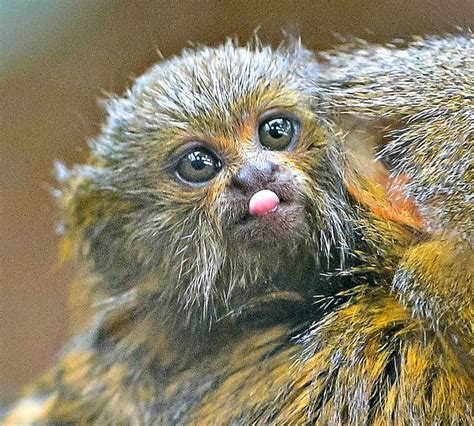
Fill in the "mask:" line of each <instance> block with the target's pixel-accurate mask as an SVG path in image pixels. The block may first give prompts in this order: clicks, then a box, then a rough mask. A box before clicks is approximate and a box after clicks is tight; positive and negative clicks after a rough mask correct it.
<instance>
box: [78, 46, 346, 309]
mask: <svg viewBox="0 0 474 426" xmlns="http://www.w3.org/2000/svg"><path fill="white" fill-rule="evenodd" d="M309 63H310V60H309V53H307V52H306V51H305V50H304V49H303V48H302V47H301V46H298V45H296V46H292V47H291V48H286V49H280V50H278V51H276V52H273V51H271V50H270V49H269V48H256V49H255V50H252V49H249V48H238V47H235V46H234V45H233V44H232V43H227V44H225V45H224V46H221V47H219V48H217V49H208V48H204V49H201V50H197V51H195V52H184V53H183V55H182V56H181V57H178V58H174V59H171V60H169V61H166V62H163V63H161V64H158V65H156V66H155V67H154V68H152V69H151V70H150V71H149V72H148V73H146V74H145V75H144V76H143V77H141V78H139V79H138V80H137V81H136V82H135V84H134V85H133V87H132V88H131V90H130V91H129V92H128V93H127V95H126V96H125V97H124V98H121V99H115V100H112V101H111V102H110V103H109V108H108V113H109V118H108V122H107V125H106V126H105V128H104V129H103V132H102V135H101V136H100V137H99V138H98V139H97V140H96V141H94V142H93V143H92V150H93V153H94V155H95V159H94V161H93V165H92V167H90V166H89V167H88V168H83V169H82V171H81V173H82V175H83V176H87V178H88V181H89V182H91V187H92V188H94V190H95V191H97V192H98V193H99V195H98V196H97V202H98V203H104V205H107V199H108V198H110V200H111V201H110V205H108V207H104V208H103V209H99V211H103V210H104V209H105V211H106V212H107V213H106V214H107V215H111V216H112V217H113V218H114V220H112V218H109V217H107V216H106V215H104V214H103V213H101V214H102V217H99V218H98V220H96V222H98V223H101V224H102V227H101V228H100V230H99V229H98V228H97V226H95V227H94V229H93V230H92V232H91V231H89V232H88V234H89V235H94V238H95V239H96V240H98V236H99V235H101V233H103V232H104V229H106V228H107V227H109V228H111V229H113V232H112V234H113V235H111V236H107V235H106V236H105V237H104V238H103V241H104V244H105V246H106V247H102V248H99V249H98V250H96V253H97V255H100V256H99V257H103V256H104V254H103V251H104V250H105V251H107V252H108V253H111V254H113V253H114V248H115V247H116V251H120V256H121V260H122V264H124V265H127V266H126V269H127V273H128V271H130V270H137V271H143V270H151V269H154V270H158V271H160V279H161V281H165V282H166V281H168V283H167V284H162V285H161V286H160V291H163V288H164V287H165V288H166V291H167V292H170V291H171V290H170V288H171V289H173V291H174V292H175V293H173V292H172V293H170V294H173V296H171V297H174V295H176V294H177V296H176V297H177V298H178V299H180V300H183V301H184V302H183V303H184V304H185V305H186V306H187V307H189V306H192V305H199V306H204V307H205V308H204V310H206V309H207V306H208V305H209V302H210V300H213V299H216V298H220V299H222V300H226V301H228V300H229V298H230V294H231V291H232V289H234V288H236V287H240V288H245V287H249V286H252V283H255V282H257V281H261V280H268V279H272V277H275V276H278V275H279V274H280V273H281V271H282V269H285V270H286V272H287V273H289V274H290V275H291V274H292V273H295V271H296V270H297V269H298V270H299V269H300V267H301V265H302V264H304V263H305V262H306V260H307V259H308V258H311V259H314V258H315V257H317V256H319V254H320V253H321V252H325V253H326V254H327V253H328V252H329V248H330V246H331V245H333V244H335V243H336V242H337V243H338V244H339V245H343V243H342V242H341V240H342V239H343V238H342V236H343V235H344V233H343V232H342V228H343V227H344V214H343V210H344V209H343V206H342V205H341V202H342V201H341V200H343V198H344V197H342V196H341V195H340V194H338V195H337V196H335V195H334V193H335V192H338V191H339V192H340V191H341V184H340V180H341V179H340V173H339V169H338V164H339V163H340V160H339V159H338V158H337V152H336V151H337V149H336V145H335V144H331V141H330V136H329V135H330V133H329V132H328V131H327V126H326V125H325V123H324V121H323V120H321V119H320V118H318V117H317V114H316V112H315V107H314V105H313V104H312V102H313V101H312V98H311V96H310V95H309V93H308V92H309V90H307V88H306V86H307V82H306V79H305V78H304V73H305V72H306V67H307V66H308V64H309ZM88 191H89V190H88ZM104 216H105V217H104ZM89 222H91V221H90V220H89ZM92 222H94V220H92ZM112 223H113V224H112ZM338 235H340V236H341V237H340V238H339V237H338ZM92 243H93V244H91V245H90V246H91V247H92V248H94V247H95V246H96V245H97V244H96V245H94V241H92ZM124 253H126V256H124ZM92 256H93V257H94V254H92ZM96 257H97V256H96ZM124 258H126V259H131V260H132V264H133V266H130V265H129V262H128V260H126V261H124ZM97 263H101V262H97V261H96V264H97ZM102 263H104V264H106V265H112V266H111V269H112V268H115V270H116V268H117V265H116V264H117V262H116V261H115V260H114V259H109V258H108V257H106V261H103V262H102ZM137 263H138V264H139V266H136V265H137ZM293 265H294V266H293ZM303 269H304V268H303ZM127 277H128V275H127ZM164 277H166V278H164ZM127 280H128V281H130V279H129V278H127ZM170 281H173V282H172V283H171V282H170ZM176 292H177V293H176Z"/></svg>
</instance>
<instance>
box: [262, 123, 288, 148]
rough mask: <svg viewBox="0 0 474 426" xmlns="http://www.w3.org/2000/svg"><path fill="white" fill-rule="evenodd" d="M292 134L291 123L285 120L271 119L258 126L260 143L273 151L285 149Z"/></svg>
mask: <svg viewBox="0 0 474 426" xmlns="http://www.w3.org/2000/svg"><path fill="white" fill-rule="evenodd" d="M294 132H295V129H294V126H293V123H292V122H291V121H290V120H288V119H287V118H283V117H277V118H272V119H270V120H268V121H265V122H263V123H262V125H261V126H260V131H259V136H260V143H261V144H262V145H263V146H265V147H267V148H269V149H273V150H282V149H286V148H287V147H288V146H289V145H290V143H291V142H292V140H293V136H294Z"/></svg>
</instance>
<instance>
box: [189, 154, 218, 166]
mask: <svg viewBox="0 0 474 426" xmlns="http://www.w3.org/2000/svg"><path fill="white" fill-rule="evenodd" d="M188 159H189V161H190V162H191V167H192V168H193V169H194V170H202V169H204V168H205V167H206V166H208V167H214V162H213V160H212V158H211V157H210V155H208V154H206V153H204V152H202V151H194V152H191V153H189V156H188Z"/></svg>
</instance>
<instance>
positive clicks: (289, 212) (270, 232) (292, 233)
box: [233, 201, 305, 247]
mask: <svg viewBox="0 0 474 426" xmlns="http://www.w3.org/2000/svg"><path fill="white" fill-rule="evenodd" d="M304 217H305V214H304V207H303V206H302V205H300V204H298V203H295V202H287V201H283V202H282V201H280V203H278V205H276V206H274V207H272V208H271V209H270V208H269V209H268V211H266V212H265V213H264V214H251V213H250V212H249V211H247V212H246V213H244V214H243V215H242V216H241V217H240V218H239V220H238V221H237V222H236V223H235V225H234V226H233V228H234V229H233V234H234V240H236V241H237V242H238V243H241V244H245V245H247V246H257V247H262V246H272V245H274V244H275V243H278V244H280V243H282V242H283V241H285V240H294V239H298V238H299V237H301V236H302V235H303V234H304V232H303V230H304V229H305V222H304Z"/></svg>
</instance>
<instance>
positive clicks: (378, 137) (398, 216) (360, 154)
mask: <svg viewBox="0 0 474 426" xmlns="http://www.w3.org/2000/svg"><path fill="white" fill-rule="evenodd" d="M338 127H339V129H340V132H341V135H342V140H343V147H344V150H345V153H346V161H347V168H346V170H347V173H346V175H345V184H346V187H347V189H348V191H349V193H350V194H351V195H352V196H353V197H354V198H355V199H356V200H357V201H358V202H359V203H361V204H363V205H365V206H366V207H368V208H369V210H370V211H371V212H372V213H373V214H374V215H375V216H378V217H380V218H383V219H386V220H388V221H392V222H398V223H401V224H404V225H408V226H411V227H413V228H416V229H420V230H421V229H423V228H424V221H423V218H422V216H421V214H420V212H419V209H418V206H417V205H416V203H415V201H414V200H413V199H412V198H411V197H409V196H408V193H407V191H406V185H407V184H408V182H409V177H408V175H406V174H403V173H396V172H395V171H394V170H393V169H392V168H391V164H390V161H389V159H386V158H380V156H379V155H378V153H379V152H380V151H381V149H383V146H384V144H385V143H386V139H385V134H386V132H387V129H389V124H388V123H385V122H382V121H375V120H361V119H358V118H357V119H355V118H345V119H344V120H341V121H340V122H339V123H338Z"/></svg>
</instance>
